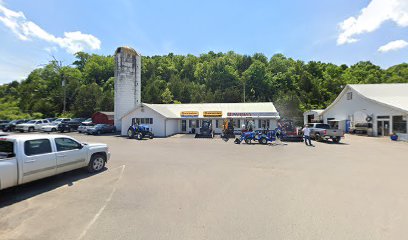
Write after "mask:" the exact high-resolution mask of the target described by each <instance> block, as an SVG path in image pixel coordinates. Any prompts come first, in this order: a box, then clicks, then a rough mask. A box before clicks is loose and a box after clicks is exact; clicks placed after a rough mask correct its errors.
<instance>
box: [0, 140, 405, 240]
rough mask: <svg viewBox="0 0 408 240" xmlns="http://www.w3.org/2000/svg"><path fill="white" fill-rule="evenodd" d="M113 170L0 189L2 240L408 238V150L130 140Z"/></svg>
mask: <svg viewBox="0 0 408 240" xmlns="http://www.w3.org/2000/svg"><path fill="white" fill-rule="evenodd" d="M70 135H72V136H74V137H76V138H78V139H79V140H81V141H85V142H103V143H107V144H109V146H110V151H111V153H112V158H111V161H110V162H109V163H108V165H107V169H106V170H105V171H104V172H102V173H99V174H95V175H90V174H88V173H86V171H84V170H82V169H81V170H76V171H73V172H69V173H64V174H62V175H58V176H55V177H51V178H47V179H43V180H40V181H36V182H33V183H29V184H26V185H23V186H19V187H15V188H11V189H6V190H4V191H1V192H0V207H1V208H0V239H19V240H20V239H59V240H60V239H70V240H71V239H74V240H75V239H98V240H99V239H101V240H103V239H141V240H146V239H155V240H156V239H175V240H182V239H186V240H187V239H231V240H241V239H242V240H247V239H302V240H304V239H339V240H344V239H358V240H361V239H371V240H374V239H387V240H388V239H407V238H408V228H407V227H406V226H407V225H408V204H407V202H408V188H407V187H406V183H407V182H408V174H407V170H408V157H407V156H408V155H407V154H408V144H407V143H403V142H390V141H389V140H388V139H387V138H368V137H361V136H346V138H345V139H344V140H343V143H342V144H330V143H315V144H316V147H306V146H305V145H304V143H287V144H286V145H283V144H278V145H268V146H262V145H246V144H241V145H236V144H234V143H233V142H232V141H229V142H224V141H222V140H221V139H219V138H217V139H193V138H191V137H190V136H188V137H186V136H183V137H178V136H175V137H171V138H163V139H153V140H144V141H137V140H129V139H126V138H122V137H116V136H97V137H96V136H86V135H80V134H76V133H72V134H70Z"/></svg>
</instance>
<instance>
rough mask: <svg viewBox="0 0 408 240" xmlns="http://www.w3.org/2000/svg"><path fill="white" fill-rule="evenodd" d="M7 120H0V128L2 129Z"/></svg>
mask: <svg viewBox="0 0 408 240" xmlns="http://www.w3.org/2000/svg"><path fill="white" fill-rule="evenodd" d="M9 122H10V121H8V120H0V130H3V129H4V127H5V126H6V125H7V124H8V123H9Z"/></svg>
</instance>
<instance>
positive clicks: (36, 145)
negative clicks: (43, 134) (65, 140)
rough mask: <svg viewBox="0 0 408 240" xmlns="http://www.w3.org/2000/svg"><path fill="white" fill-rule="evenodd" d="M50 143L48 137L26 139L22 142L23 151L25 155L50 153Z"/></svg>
mask: <svg viewBox="0 0 408 240" xmlns="http://www.w3.org/2000/svg"><path fill="white" fill-rule="evenodd" d="M51 152H52V150H51V143H50V140H48V139H36V140H28V141H25V143H24V153H25V155H27V156H32V155H39V154H45V153H51Z"/></svg>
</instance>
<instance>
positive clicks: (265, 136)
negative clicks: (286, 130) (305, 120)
mask: <svg viewBox="0 0 408 240" xmlns="http://www.w3.org/2000/svg"><path fill="white" fill-rule="evenodd" d="M282 136H283V135H282V131H281V130H280V129H279V128H277V129H275V130H271V131H260V132H258V134H257V135H256V140H257V141H258V143H260V144H263V145H266V144H268V142H274V141H276V139H280V140H282Z"/></svg>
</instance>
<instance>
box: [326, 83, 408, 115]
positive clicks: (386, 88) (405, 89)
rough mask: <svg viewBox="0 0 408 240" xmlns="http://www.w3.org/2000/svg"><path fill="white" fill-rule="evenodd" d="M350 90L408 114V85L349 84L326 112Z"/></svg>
mask: <svg viewBox="0 0 408 240" xmlns="http://www.w3.org/2000/svg"><path fill="white" fill-rule="evenodd" d="M349 88H351V89H353V90H354V91H356V92H357V93H359V94H360V95H361V96H363V97H365V98H367V99H369V100H372V101H374V102H377V103H380V104H383V105H387V106H390V107H393V108H395V109H398V110H402V111H404V112H408V83H382V84H348V85H347V86H346V87H345V88H344V89H343V91H342V92H341V93H340V95H339V96H338V97H337V98H336V100H334V102H333V103H332V104H330V106H328V107H327V108H326V110H327V109H329V108H330V107H332V106H333V105H334V104H335V103H336V102H337V101H338V100H339V99H340V98H341V96H342V95H343V94H345V92H346V91H348V89H349Z"/></svg>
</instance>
